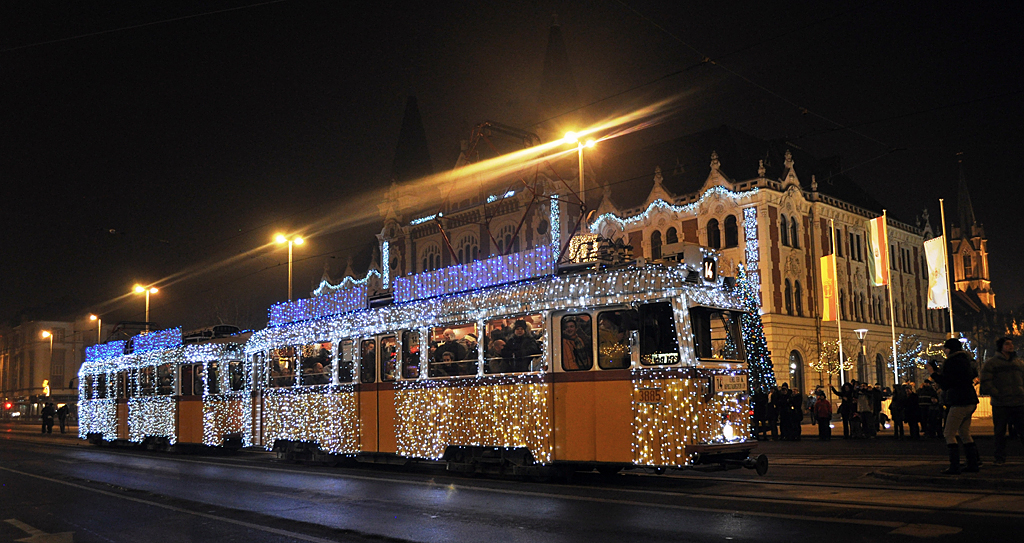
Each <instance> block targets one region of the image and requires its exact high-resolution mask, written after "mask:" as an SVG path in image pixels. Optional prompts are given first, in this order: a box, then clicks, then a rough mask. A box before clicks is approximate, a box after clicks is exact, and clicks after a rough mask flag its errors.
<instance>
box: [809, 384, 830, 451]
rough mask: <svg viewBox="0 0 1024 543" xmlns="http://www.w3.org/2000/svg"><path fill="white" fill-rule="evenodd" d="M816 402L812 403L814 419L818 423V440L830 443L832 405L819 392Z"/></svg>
mask: <svg viewBox="0 0 1024 543" xmlns="http://www.w3.org/2000/svg"><path fill="white" fill-rule="evenodd" d="M816 396H817V397H818V399H817V401H815V402H814V409H813V413H814V418H815V420H816V421H817V423H818V440H820V441H830V440H831V439H832V404H831V403H830V402H829V401H828V399H826V398H825V393H824V392H823V391H821V390H819V391H818V392H817V394H816Z"/></svg>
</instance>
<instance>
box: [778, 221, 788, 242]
mask: <svg viewBox="0 0 1024 543" xmlns="http://www.w3.org/2000/svg"><path fill="white" fill-rule="evenodd" d="M779 238H780V239H781V241H782V244H783V245H785V246H786V247H789V221H787V220H786V216H785V215H783V216H782V219H781V221H780V222H779Z"/></svg>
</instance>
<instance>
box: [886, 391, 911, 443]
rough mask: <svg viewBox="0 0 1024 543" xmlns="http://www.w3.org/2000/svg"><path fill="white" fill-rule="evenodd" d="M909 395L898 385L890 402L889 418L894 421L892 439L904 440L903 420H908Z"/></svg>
mask: <svg viewBox="0 0 1024 543" xmlns="http://www.w3.org/2000/svg"><path fill="white" fill-rule="evenodd" d="M906 410H907V393H906V391H905V390H904V389H903V386H901V385H896V388H894V389H893V391H892V399H891V400H889V418H890V419H891V420H892V437H894V438H896V439H903V420H904V419H905V418H906Z"/></svg>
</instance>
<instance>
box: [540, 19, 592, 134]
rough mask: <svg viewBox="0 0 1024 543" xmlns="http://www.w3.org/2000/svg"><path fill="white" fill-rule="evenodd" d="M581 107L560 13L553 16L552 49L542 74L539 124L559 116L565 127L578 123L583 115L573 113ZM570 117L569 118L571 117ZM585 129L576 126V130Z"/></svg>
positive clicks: (573, 128) (549, 43)
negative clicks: (559, 20)
mask: <svg viewBox="0 0 1024 543" xmlns="http://www.w3.org/2000/svg"><path fill="white" fill-rule="evenodd" d="M578 107H579V93H578V91H577V90H576V80H575V79H574V78H573V75H572V69H571V68H570V67H569V54H568V52H567V51H566V48H565V40H563V39H562V27H561V25H559V24H558V14H557V13H554V14H552V16H551V28H550V30H549V31H548V48H547V52H546V53H545V55H544V71H543V72H542V73H541V82H540V95H539V96H538V97H537V115H538V121H541V122H543V121H547V120H548V119H551V118H554V117H559V119H558V121H560V122H559V124H561V125H566V126H568V125H571V124H577V123H578V122H579V115H577V114H570V112H573V111H574V110H575V109H576V108H578ZM567 114H568V115H567ZM580 128H581V127H579V126H573V127H572V128H571V129H572V130H579V129H580Z"/></svg>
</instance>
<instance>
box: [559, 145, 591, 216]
mask: <svg viewBox="0 0 1024 543" xmlns="http://www.w3.org/2000/svg"><path fill="white" fill-rule="evenodd" d="M565 142H566V143H575V144H576V151H577V155H578V156H579V164H580V194H579V196H580V216H581V220H580V232H581V233H584V234H587V233H590V226H589V225H588V224H587V222H586V220H585V219H582V215H583V214H584V213H585V212H586V209H585V205H584V200H583V191H584V190H585V188H584V187H585V185H584V184H583V148H584V147H593V146H594V140H592V139H588V140H587V141H586V142H582V141H580V138H579V135H577V134H576V133H575V132H566V133H565Z"/></svg>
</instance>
